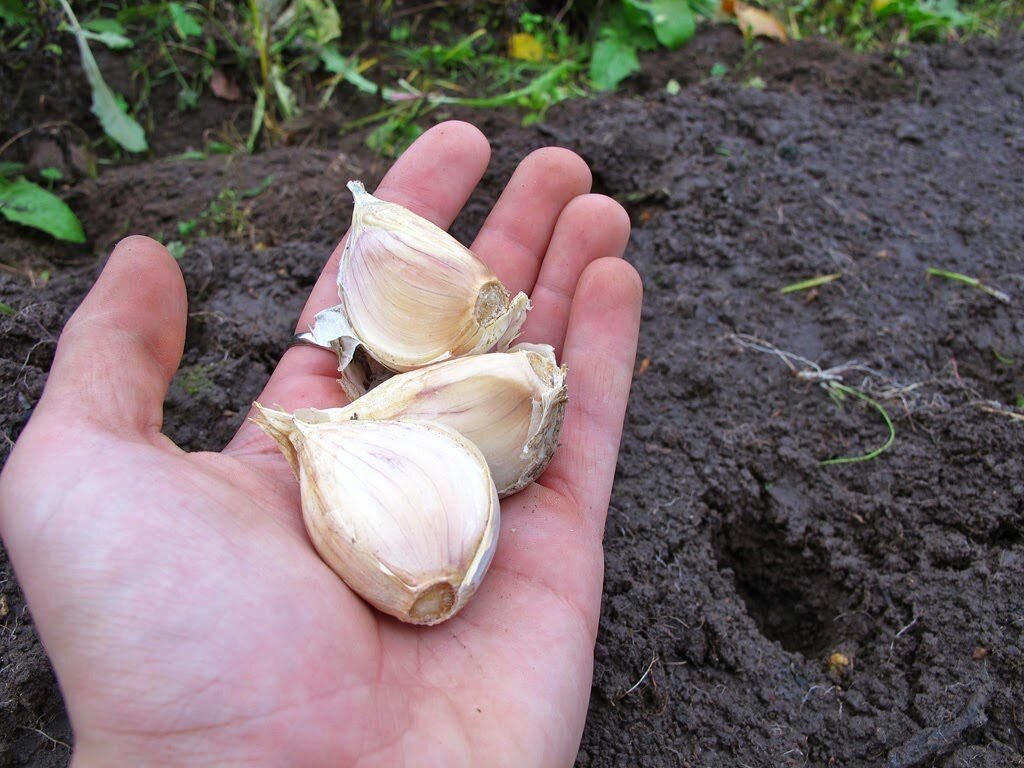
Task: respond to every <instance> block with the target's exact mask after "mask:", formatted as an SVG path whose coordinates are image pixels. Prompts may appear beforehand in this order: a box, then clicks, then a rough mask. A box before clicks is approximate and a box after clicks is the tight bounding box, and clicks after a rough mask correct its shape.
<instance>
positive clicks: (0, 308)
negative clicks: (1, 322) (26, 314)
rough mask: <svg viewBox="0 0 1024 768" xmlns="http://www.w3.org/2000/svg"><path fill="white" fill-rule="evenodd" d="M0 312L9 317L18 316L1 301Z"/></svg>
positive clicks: (13, 309) (8, 305)
mask: <svg viewBox="0 0 1024 768" xmlns="http://www.w3.org/2000/svg"><path fill="white" fill-rule="evenodd" d="M0 312H3V313H4V314H5V315H9V316H10V317H14V316H15V315H16V314H18V310H16V309H15V308H14V307H12V306H11V305H10V304H5V303H4V302H2V301H0Z"/></svg>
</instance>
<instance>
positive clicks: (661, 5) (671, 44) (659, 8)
mask: <svg viewBox="0 0 1024 768" xmlns="http://www.w3.org/2000/svg"><path fill="white" fill-rule="evenodd" d="M625 1H626V5H627V6H629V7H631V8H635V9H636V10H637V11H640V12H642V13H645V14H647V16H648V19H649V21H648V19H644V22H643V23H645V24H650V27H651V29H652V30H653V31H654V36H655V37H656V38H657V40H658V42H659V43H661V44H662V45H663V46H665V47H666V48H678V47H679V46H681V45H682V44H683V43H685V42H688V41H689V39H690V38H691V37H693V33H694V32H696V31H697V19H696V17H695V16H694V14H693V10H692V9H691V8H690V5H689V3H687V2H686V0H656V2H650V3H645V2H640V0H625Z"/></svg>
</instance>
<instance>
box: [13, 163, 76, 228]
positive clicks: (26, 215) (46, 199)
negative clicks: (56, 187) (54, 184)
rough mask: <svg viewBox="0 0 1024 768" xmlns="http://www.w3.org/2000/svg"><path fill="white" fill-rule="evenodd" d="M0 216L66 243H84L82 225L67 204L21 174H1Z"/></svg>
mask: <svg viewBox="0 0 1024 768" xmlns="http://www.w3.org/2000/svg"><path fill="white" fill-rule="evenodd" d="M0 215H2V216H3V217H4V218H6V219H7V220H8V221H13V222H15V223H16V224H23V225H24V226H27V227H32V228H34V229H38V230H41V231H43V232H46V233H47V234H48V235H50V236H52V237H55V238H57V239H58V240H65V241H67V242H69V243H84V242H85V233H84V232H83V231H82V224H81V222H80V221H79V220H78V217H77V216H76V215H75V212H74V211H72V210H71V208H70V207H69V206H68V204H67V203H65V202H64V201H63V200H61V199H60V198H59V197H57V196H56V195H55V194H53V192H50V191H48V190H46V189H43V188H42V187H40V186H39V185H38V184H36V183H35V182H33V181H29V180H28V179H26V178H25V177H24V176H16V177H14V178H7V177H4V176H2V175H0Z"/></svg>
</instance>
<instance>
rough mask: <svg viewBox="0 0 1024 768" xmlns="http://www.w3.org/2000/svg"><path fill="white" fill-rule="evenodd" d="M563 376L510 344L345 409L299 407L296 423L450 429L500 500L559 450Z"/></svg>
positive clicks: (543, 357) (542, 355)
mask: <svg viewBox="0 0 1024 768" xmlns="http://www.w3.org/2000/svg"><path fill="white" fill-rule="evenodd" d="M565 376H566V368H565V366H561V367H559V365H558V363H557V362H556V361H555V352H554V350H553V349H552V348H551V347H549V346H548V345H546V344H517V345H516V346H515V347H513V348H512V350H510V351H508V352H495V353H493V354H485V355H474V356H472V357H462V358H458V359H455V360H448V361H446V362H443V363H437V364H435V365H431V366H428V367H426V368H419V369H417V370H415V371H409V372H408V373H400V374H397V375H396V376H393V377H391V378H390V379H388V380H387V381H385V382H383V383H382V384H380V385H378V386H377V387H375V388H374V389H371V390H370V391H369V392H367V393H366V394H365V395H363V396H362V397H360V398H359V399H358V400H356V401H355V402H353V403H352V404H350V405H348V406H346V407H345V408H328V409H322V410H321V409H317V408H302V409H299V410H298V411H296V412H295V418H296V419H301V420H303V421H306V422H309V423H323V422H332V421H333V422H338V421H347V420H349V419H359V420H364V419H413V420H417V421H430V422H435V423H438V424H443V425H445V426H447V427H451V428H452V429H455V430H456V431H458V432H459V433H461V434H462V435H463V436H464V437H467V438H469V440H471V441H472V442H473V443H475V444H476V446H477V447H478V448H479V449H480V451H481V452H482V453H483V455H484V457H485V458H486V459H487V464H488V466H489V467H490V469H491V476H492V477H493V478H494V485H495V486H496V487H497V489H498V495H499V496H501V497H505V496H509V495H511V494H513V493H516V492H517V491H520V490H522V489H523V488H525V487H526V486H527V485H529V484H530V483H532V482H533V481H534V480H536V479H537V478H538V477H539V476H540V474H541V473H542V472H543V471H544V468H545V467H547V465H548V462H549V461H550V459H551V456H552V455H553V454H554V452H555V448H557V447H558V435H559V432H560V431H561V428H562V418H563V416H564V413H565V403H566V399H567V395H566V386H565Z"/></svg>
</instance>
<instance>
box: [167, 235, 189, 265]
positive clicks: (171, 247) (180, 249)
mask: <svg viewBox="0 0 1024 768" xmlns="http://www.w3.org/2000/svg"><path fill="white" fill-rule="evenodd" d="M167 252H168V253H169V254H171V257H172V258H173V259H174V260H175V261H181V260H182V259H183V258H185V254H186V253H187V252H188V246H187V245H185V244H184V243H183V242H181V240H171V241H170V242H169V243H167Z"/></svg>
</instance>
